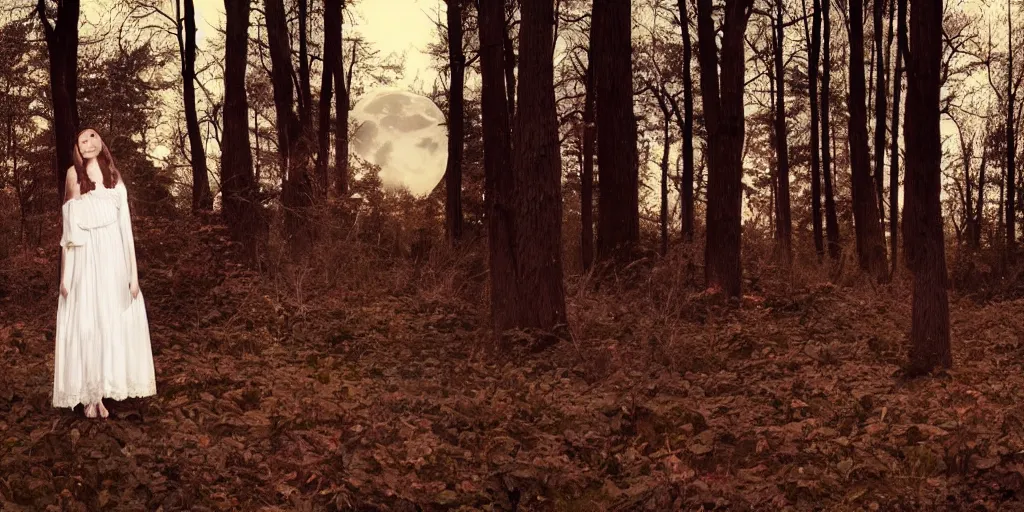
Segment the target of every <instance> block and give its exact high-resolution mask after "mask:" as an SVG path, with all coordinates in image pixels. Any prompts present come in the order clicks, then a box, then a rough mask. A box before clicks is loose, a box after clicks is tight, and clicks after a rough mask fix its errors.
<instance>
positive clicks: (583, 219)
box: [580, 26, 597, 270]
mask: <svg viewBox="0 0 1024 512" xmlns="http://www.w3.org/2000/svg"><path fill="white" fill-rule="evenodd" d="M593 55H594V29H593V26H591V29H590V44H589V45H588V47H587V76H586V80H587V83H586V87H587V91H586V96H585V98H584V100H583V169H582V170H581V172H580V223H581V228H580V248H581V252H582V255H581V256H582V257H583V270H590V268H591V266H593V264H594V145H595V142H596V141H595V140H594V139H595V138H596V136H597V133H596V132H597V126H596V118H595V113H594V110H595V98H594V96H595V94H596V91H595V90H594V89H595V85H594V78H595V77H594V65H593V62H594V58H593Z"/></svg>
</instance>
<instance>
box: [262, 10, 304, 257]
mask: <svg viewBox="0 0 1024 512" xmlns="http://www.w3.org/2000/svg"><path fill="white" fill-rule="evenodd" d="M265 9H266V18H267V42H268V44H269V47H270V60H271V66H272V67H271V82H272V84H273V88H274V111H275V113H276V115H277V141H278V150H279V152H280V158H281V168H282V174H283V175H284V179H283V181H282V184H281V203H282V205H283V206H284V230H285V238H286V239H287V240H288V244H289V247H290V248H291V249H292V250H293V254H294V255H296V256H299V255H301V254H302V253H304V251H305V249H307V248H308V247H309V244H310V243H311V241H312V233H311V231H310V228H311V226H310V223H309V222H308V220H307V219H306V218H305V217H306V215H305V214H306V213H307V212H306V208H307V207H308V206H309V205H310V204H311V198H310V193H311V187H310V183H309V177H308V175H307V173H306V165H307V164H308V162H307V157H308V154H307V152H306V149H307V148H306V146H307V145H306V143H305V141H304V140H303V139H304V137H305V130H304V125H303V121H304V118H303V117H301V116H300V115H296V112H295V109H294V101H293V98H292V91H293V89H292V79H291V77H292V69H293V68H292V62H291V50H290V48H289V44H288V25H287V23H286V19H285V11H284V4H283V2H282V0H265ZM300 40H301V37H300ZM302 88H304V85H302V82H301V79H300V89H302ZM304 94H305V91H301V90H300V94H299V96H300V98H301V97H302V96H303V95H304Z"/></svg>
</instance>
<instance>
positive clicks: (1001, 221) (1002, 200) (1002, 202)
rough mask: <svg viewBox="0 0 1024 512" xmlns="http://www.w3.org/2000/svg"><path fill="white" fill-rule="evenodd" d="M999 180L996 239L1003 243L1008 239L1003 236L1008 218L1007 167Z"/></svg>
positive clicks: (1001, 171) (1002, 170)
mask: <svg viewBox="0 0 1024 512" xmlns="http://www.w3.org/2000/svg"><path fill="white" fill-rule="evenodd" d="M1004 162H1005V160H1004ZM999 178H1000V179H999V211H998V212H997V213H996V219H998V220H997V221H996V239H1001V240H1002V241H1005V240H1006V237H1005V235H1004V234H1003V228H1005V227H1006V226H1005V221H1006V216H1005V215H1003V212H1004V211H1005V210H1006V208H1005V206H1006V166H1005V165H1004V166H1003V168H1002V169H1001V170H1000V171H999ZM992 245H993V246H994V245H995V242H993V244H992ZM1003 245H1005V244H1003Z"/></svg>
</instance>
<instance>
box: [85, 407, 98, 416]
mask: <svg viewBox="0 0 1024 512" xmlns="http://www.w3.org/2000/svg"><path fill="white" fill-rule="evenodd" d="M85 417H86V418H95V417H96V404H87V405H86V406H85Z"/></svg>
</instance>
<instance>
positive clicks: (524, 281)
mask: <svg viewBox="0 0 1024 512" xmlns="http://www.w3.org/2000/svg"><path fill="white" fill-rule="evenodd" d="M520 9H521V12H522V25H521V29H520V31H519V94H518V98H517V100H518V101H517V105H516V118H515V124H514V125H513V133H512V140H513V147H514V148H515V151H514V152H513V153H512V172H513V175H514V176H513V179H514V182H515V185H514V191H515V242H514V243H515V249H516V251H515V253H514V255H513V258H514V259H515V262H516V275H517V276H518V278H519V290H518V291H519V297H518V300H516V303H515V307H516V309H517V311H516V313H517V314H516V323H515V325H514V327H519V328H536V329H541V330H545V331H553V330H556V328H558V327H560V326H565V325H566V322H567V317H566V312H565V289H564V285H563V282H562V279H563V274H562V165H561V155H560V153H559V139H558V118H557V113H556V110H555V89H554V87H553V85H552V84H554V46H553V45H552V44H551V41H552V36H553V24H552V20H554V4H553V3H552V2H550V1H546V0H523V1H522V3H521V4H520ZM598 96H599V97H600V93H598ZM598 106H599V107H600V102H599V103H598ZM598 115H599V116H600V110H598ZM600 139H601V136H600V135H599V136H598V143H600ZM602 181H604V180H603V177H602Z"/></svg>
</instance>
